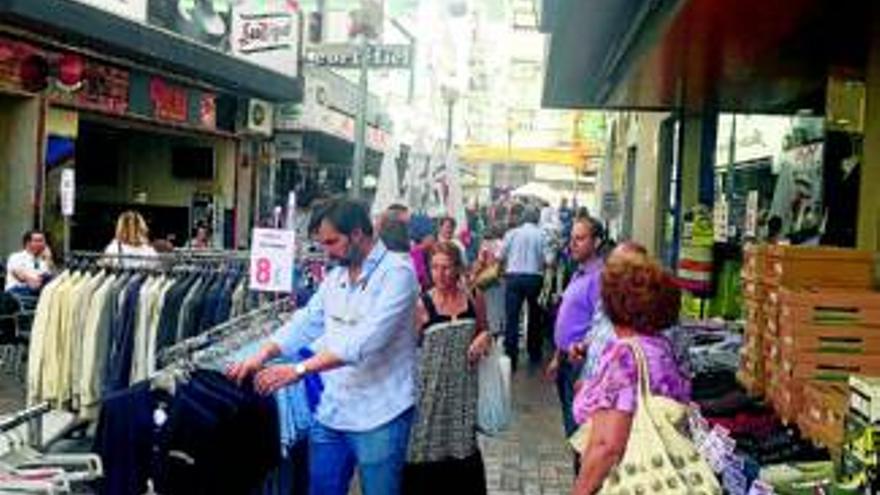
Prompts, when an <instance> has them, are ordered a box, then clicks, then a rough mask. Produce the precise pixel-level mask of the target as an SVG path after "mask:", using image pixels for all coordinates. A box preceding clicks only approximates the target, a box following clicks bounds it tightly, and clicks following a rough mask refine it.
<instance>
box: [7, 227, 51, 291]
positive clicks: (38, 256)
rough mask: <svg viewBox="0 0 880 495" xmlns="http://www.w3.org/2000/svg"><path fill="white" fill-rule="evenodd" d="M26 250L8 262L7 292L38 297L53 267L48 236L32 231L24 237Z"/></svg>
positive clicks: (12, 255) (10, 258) (14, 254)
mask: <svg viewBox="0 0 880 495" xmlns="http://www.w3.org/2000/svg"><path fill="white" fill-rule="evenodd" d="M22 246H23V248H24V249H22V250H21V251H18V252H16V253H12V254H11V255H10V256H9V259H7V260H6V286H5V290H6V292H9V293H11V294H15V295H18V296H25V297H36V296H38V295H39V294H40V290H42V288H43V286H44V285H45V284H46V282H47V281H48V280H49V278H50V277H51V271H52V265H51V262H50V259H49V256H48V250H47V248H46V236H45V234H43V233H42V232H40V231H39V230H31V231H28V232H27V233H25V235H24V237H22Z"/></svg>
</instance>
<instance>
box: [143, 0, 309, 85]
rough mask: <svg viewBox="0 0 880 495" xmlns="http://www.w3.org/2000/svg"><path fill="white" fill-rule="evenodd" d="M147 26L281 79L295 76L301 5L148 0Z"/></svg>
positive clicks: (264, 0) (269, 0)
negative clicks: (164, 31) (181, 37)
mask: <svg viewBox="0 0 880 495" xmlns="http://www.w3.org/2000/svg"><path fill="white" fill-rule="evenodd" d="M146 1H147V15H146V18H147V23H148V24H150V25H152V26H154V27H157V28H160V29H164V30H167V31H171V32H174V33H176V34H178V35H180V36H183V37H184V38H186V39H188V40H190V41H193V42H196V43H199V44H201V45H205V46H208V47H210V48H213V49H215V50H217V51H220V52H223V53H228V54H229V55H232V56H235V57H237V58H240V59H242V60H246V61H248V62H251V63H254V64H256V65H260V66H262V67H265V68H267V69H270V70H273V71H275V72H279V73H281V74H284V75H287V76H290V77H295V76H296V75H297V65H298V64H297V63H298V60H299V58H298V54H299V20H298V19H299V6H298V3H297V2H296V1H295V0H236V1H234V2H217V1H211V0H198V1H191V2H182V1H178V0H146Z"/></svg>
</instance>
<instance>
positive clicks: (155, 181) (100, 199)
mask: <svg viewBox="0 0 880 495" xmlns="http://www.w3.org/2000/svg"><path fill="white" fill-rule="evenodd" d="M74 163H75V167H76V176H77V211H76V215H75V216H74V219H73V225H72V233H71V246H72V247H73V249H78V250H79V249H83V250H100V249H103V248H104V246H106V245H107V243H109V242H110V240H111V239H112V238H113V235H114V228H115V221H116V218H117V216H118V215H119V214H120V213H121V212H122V211H124V210H128V209H133V210H136V211H138V212H140V213H141V214H142V215H143V216H144V218H145V219H146V220H147V224H148V226H149V228H150V236H151V238H152V239H153V240H155V239H159V238H162V239H167V240H169V241H171V242H172V244H174V246H175V247H182V246H185V245H186V243H187V241H188V240H189V239H190V238H191V236H192V234H193V232H194V228H195V224H196V223H197V222H198V223H201V224H207V225H208V226H209V227H210V228H211V230H212V231H213V232H214V244H215V247H218V248H222V247H226V246H225V240H226V239H228V238H229V237H230V236H228V235H226V232H225V230H227V229H231V228H232V225H231V222H227V220H228V218H229V217H230V216H231V214H232V209H233V207H234V196H235V178H234V164H235V143H234V141H233V140H232V139H226V138H223V137H218V136H207V135H199V134H195V133H192V134H189V133H184V132H176V131H174V130H171V131H166V130H164V129H161V128H158V127H153V126H147V125H142V124H139V123H128V122H122V123H119V122H113V121H109V120H107V119H103V118H100V117H89V116H82V117H81V118H80V128H79V135H78V137H77V140H76V151H75V159H74ZM196 210H197V211H196Z"/></svg>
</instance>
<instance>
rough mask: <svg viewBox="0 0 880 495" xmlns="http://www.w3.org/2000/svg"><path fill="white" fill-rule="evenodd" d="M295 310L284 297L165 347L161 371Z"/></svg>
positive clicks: (162, 352)
mask: <svg viewBox="0 0 880 495" xmlns="http://www.w3.org/2000/svg"><path fill="white" fill-rule="evenodd" d="M292 310H293V301H292V300H291V299H290V298H283V299H279V300H277V301H273V302H271V303H267V304H264V305H263V306H260V307H258V308H256V309H254V310H252V311H250V312H248V313H245V314H243V315H241V316H237V317H235V318H233V319H231V320H229V321H227V322H225V323H221V324H220V325H217V326H216V327H214V328H212V329H210V330H208V331H207V332H205V333H202V334H200V335H196V336H194V337H190V338H189V339H186V340H183V341H181V342H178V343H177V344H174V345H172V346H170V347H168V348H166V349H163V350H162V351H161V352H160V353H159V356H158V359H157V362H158V363H159V368H160V372H161V369H162V368H166V367H168V366H171V365H173V364H174V363H175V362H180V361H190V360H191V359H192V358H193V356H194V355H195V354H196V353H197V352H199V351H203V350H205V349H206V348H208V347H211V346H212V345H215V344H218V343H220V342H223V341H225V340H227V339H230V338H231V337H232V336H234V335H237V334H239V335H241V334H242V333H243V329H247V328H252V329H253V328H255V327H259V326H260V325H261V324H263V323H265V322H266V321H267V320H269V319H272V318H275V319H278V320H279V321H280V320H281V318H282V317H283V315H285V314H287V313H290V312H291V311H292ZM263 330H264V329H260V328H256V329H255V331H257V332H262V331H263ZM252 335H253V332H247V333H244V336H252Z"/></svg>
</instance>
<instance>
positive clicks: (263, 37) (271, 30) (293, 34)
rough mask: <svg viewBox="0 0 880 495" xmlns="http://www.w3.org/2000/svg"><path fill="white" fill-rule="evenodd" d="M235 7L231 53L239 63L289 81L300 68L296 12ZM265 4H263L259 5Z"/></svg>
mask: <svg viewBox="0 0 880 495" xmlns="http://www.w3.org/2000/svg"><path fill="white" fill-rule="evenodd" d="M253 3H254V2H245V3H244V5H242V6H239V7H235V8H234V9H233V13H232V36H231V39H230V45H231V47H232V53H233V54H234V55H235V56H237V57H239V58H242V59H245V60H248V61H250V62H253V63H255V64H257V65H260V66H263V67H265V68H267V69H270V70H273V71H275V72H278V73H281V74H284V75H286V76H290V77H296V76H297V72H298V70H297V68H298V65H299V36H298V34H299V22H298V17H297V14H296V12H295V11H291V10H289V8H288V7H285V6H278V7H280V8H278V7H276V8H275V9H268V8H261V9H252V8H251V9H249V8H248V6H249V4H253ZM260 3H266V2H260Z"/></svg>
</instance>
